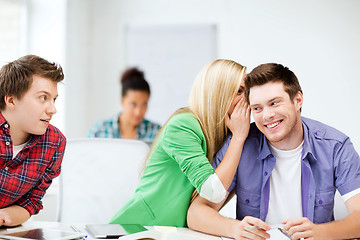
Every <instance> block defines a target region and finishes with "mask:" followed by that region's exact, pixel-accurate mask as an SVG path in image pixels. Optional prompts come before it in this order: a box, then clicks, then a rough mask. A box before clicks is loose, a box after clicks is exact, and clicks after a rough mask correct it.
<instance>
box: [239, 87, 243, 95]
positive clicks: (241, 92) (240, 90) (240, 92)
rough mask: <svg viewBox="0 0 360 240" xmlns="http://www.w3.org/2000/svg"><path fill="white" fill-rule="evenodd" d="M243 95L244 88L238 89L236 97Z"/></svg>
mask: <svg viewBox="0 0 360 240" xmlns="http://www.w3.org/2000/svg"><path fill="white" fill-rule="evenodd" d="M243 93H244V88H243V87H240V88H239V91H238V92H237V95H241V94H243Z"/></svg>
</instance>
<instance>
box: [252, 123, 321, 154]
mask: <svg viewBox="0 0 360 240" xmlns="http://www.w3.org/2000/svg"><path fill="white" fill-rule="evenodd" d="M301 121H302V125H303V131H304V145H303V152H302V159H304V158H306V156H307V155H308V154H309V155H311V156H312V158H313V159H315V157H314V154H313V152H312V149H311V146H310V139H309V138H310V137H309V128H308V126H307V125H306V124H305V122H304V119H303V117H302V118H301ZM315 135H316V136H318V135H319V133H318V132H316V133H315ZM272 156H273V155H272V153H271V151H270V148H269V143H268V141H267V140H266V137H265V135H264V134H262V133H261V144H260V149H259V157H258V159H259V160H264V159H266V158H268V157H272Z"/></svg>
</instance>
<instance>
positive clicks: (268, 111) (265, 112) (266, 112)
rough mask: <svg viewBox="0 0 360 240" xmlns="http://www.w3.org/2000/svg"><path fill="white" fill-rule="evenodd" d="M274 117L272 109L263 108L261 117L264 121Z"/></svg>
mask: <svg viewBox="0 0 360 240" xmlns="http://www.w3.org/2000/svg"><path fill="white" fill-rule="evenodd" d="M274 117H275V112H274V111H273V109H271V108H268V107H265V108H264V109H263V118H264V121H269V120H272V119H273V118H274Z"/></svg>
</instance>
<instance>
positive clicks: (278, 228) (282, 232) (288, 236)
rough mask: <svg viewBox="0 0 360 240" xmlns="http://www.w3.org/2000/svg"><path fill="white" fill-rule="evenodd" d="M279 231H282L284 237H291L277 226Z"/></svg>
mask: <svg viewBox="0 0 360 240" xmlns="http://www.w3.org/2000/svg"><path fill="white" fill-rule="evenodd" d="M278 229H279V231H280V232H282V233H283V234H284V235H285V236H286V237H288V238H289V239H291V237H290V235H289V234H288V233H287V232H285V231H284V230H282V228H278Z"/></svg>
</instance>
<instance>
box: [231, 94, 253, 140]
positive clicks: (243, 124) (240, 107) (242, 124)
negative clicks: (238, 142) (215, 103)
mask: <svg viewBox="0 0 360 240" xmlns="http://www.w3.org/2000/svg"><path fill="white" fill-rule="evenodd" d="M226 126H227V127H228V128H229V129H230V131H231V132H232V134H233V137H239V138H240V139H246V137H247V136H248V134H249V128H250V107H249V105H248V104H247V102H246V101H245V99H244V98H241V99H240V101H239V102H238V103H237V104H236V105H235V107H234V110H233V112H232V113H231V116H229V115H228V114H226Z"/></svg>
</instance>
